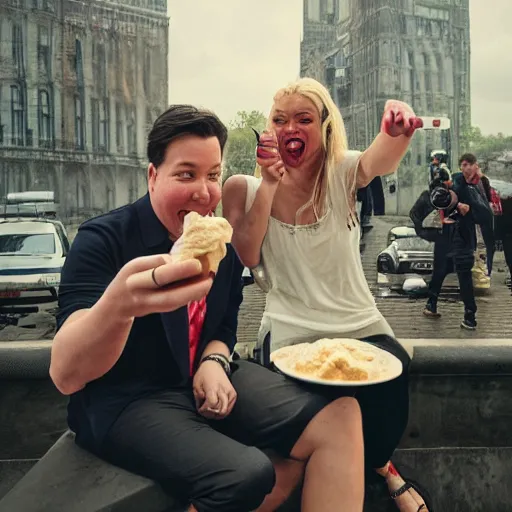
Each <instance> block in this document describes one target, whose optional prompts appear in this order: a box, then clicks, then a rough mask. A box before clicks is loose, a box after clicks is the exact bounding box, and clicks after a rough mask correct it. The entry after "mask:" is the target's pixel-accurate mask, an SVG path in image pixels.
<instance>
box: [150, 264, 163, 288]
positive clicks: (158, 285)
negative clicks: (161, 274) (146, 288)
mask: <svg viewBox="0 0 512 512" xmlns="http://www.w3.org/2000/svg"><path fill="white" fill-rule="evenodd" d="M155 271H156V267H155V268H154V269H153V270H152V271H151V279H153V283H155V284H156V287H157V288H162V285H161V284H158V282H157V280H156V278H155Z"/></svg>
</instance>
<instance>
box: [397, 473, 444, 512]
mask: <svg viewBox="0 0 512 512" xmlns="http://www.w3.org/2000/svg"><path fill="white" fill-rule="evenodd" d="M394 467H395V469H396V471H397V472H398V474H399V475H400V476H401V477H402V479H403V480H404V481H405V484H404V485H402V487H400V488H399V489H397V490H396V491H393V492H392V493H390V496H391V498H392V499H394V500H396V499H397V498H398V497H399V496H401V495H402V494H404V493H406V492H407V491H408V490H409V489H414V490H415V491H416V492H417V493H418V494H419V496H420V497H421V498H422V499H423V501H424V503H423V504H422V505H420V506H419V508H418V510H417V511H416V512H423V511H424V510H428V512H434V505H433V503H432V499H431V497H430V495H429V494H428V492H427V491H426V490H425V489H424V488H422V487H421V485H420V484H419V483H418V482H416V481H415V480H412V479H410V478H407V477H406V476H405V475H404V474H403V473H402V472H401V471H400V469H398V468H397V467H396V466H394Z"/></svg>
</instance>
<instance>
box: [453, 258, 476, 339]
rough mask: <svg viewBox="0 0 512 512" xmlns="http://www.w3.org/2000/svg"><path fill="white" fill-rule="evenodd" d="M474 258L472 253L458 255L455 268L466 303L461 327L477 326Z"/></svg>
mask: <svg viewBox="0 0 512 512" xmlns="http://www.w3.org/2000/svg"><path fill="white" fill-rule="evenodd" d="M471 263H472V258H471V255H470V254H462V255H458V256H457V258H456V259H455V270H456V272H457V277H458V279H459V289H460V296H461V299H462V302H463V303H464V319H463V320H462V323H461V327H463V328H464V329H469V330H473V329H475V328H476V325H477V323H476V310H477V307H476V301H475V291H474V288H473V276H472V270H471V269H472V264H471Z"/></svg>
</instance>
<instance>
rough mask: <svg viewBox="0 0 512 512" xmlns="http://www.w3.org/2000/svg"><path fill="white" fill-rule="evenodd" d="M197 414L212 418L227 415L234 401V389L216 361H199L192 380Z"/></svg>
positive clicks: (217, 418) (220, 417)
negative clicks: (199, 363)
mask: <svg viewBox="0 0 512 512" xmlns="http://www.w3.org/2000/svg"><path fill="white" fill-rule="evenodd" d="M192 387H193V392H194V398H195V400H196V407H197V411H198V412H199V414H201V415H202V416H204V417H205V418H208V419H212V420H221V419H223V418H225V417H226V416H228V415H229V414H230V413H231V411H232V410H233V407H234V405H235V402H236V391H235V388H234V387H233V385H232V384H231V381H230V380H229V378H228V376H227V375H226V372H225V371H224V369H223V368H222V366H221V365H220V364H219V363H217V362H216V361H205V362H203V363H201V365H200V366H199V368H198V370H197V372H196V374H195V375H194V380H193V386H192Z"/></svg>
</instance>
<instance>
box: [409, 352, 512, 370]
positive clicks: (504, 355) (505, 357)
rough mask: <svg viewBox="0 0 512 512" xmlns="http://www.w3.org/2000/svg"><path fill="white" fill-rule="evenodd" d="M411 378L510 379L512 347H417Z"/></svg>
mask: <svg viewBox="0 0 512 512" xmlns="http://www.w3.org/2000/svg"><path fill="white" fill-rule="evenodd" d="M411 374H412V375H473V376H474V375H511V374H512V344H510V345H508V346H489V345H479V346H478V345H473V346H460V345H459V346H452V345H449V346H430V347H429V346H418V347H415V348H414V355H413V358H412V363H411Z"/></svg>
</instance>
